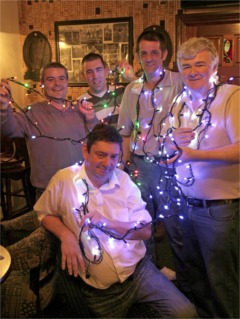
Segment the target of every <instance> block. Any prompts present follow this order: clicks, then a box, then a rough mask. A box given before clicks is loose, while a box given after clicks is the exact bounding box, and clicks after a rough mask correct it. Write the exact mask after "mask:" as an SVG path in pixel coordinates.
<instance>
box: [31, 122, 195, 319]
mask: <svg viewBox="0 0 240 319" xmlns="http://www.w3.org/2000/svg"><path fill="white" fill-rule="evenodd" d="M121 150H122V137H121V135H120V134H119V132H118V131H117V130H116V129H115V128H114V127H113V126H112V125H108V124H103V123H100V124H97V125H96V126H95V127H94V129H93V130H92V132H91V133H89V135H88V137H87V142H86V144H84V145H83V147H82V151H83V156H84V163H83V165H82V166H78V165H74V166H71V167H68V168H65V169H62V170H60V171H59V172H58V173H56V174H55V176H54V177H53V178H52V179H51V181H50V183H49V185H48V187H47V189H46V190H45V192H44V193H43V194H42V196H41V197H40V199H39V200H38V202H37V203H36V205H35V206H34V209H35V210H36V211H37V213H38V215H39V220H40V221H41V223H42V225H43V226H44V227H45V228H46V229H48V230H49V231H50V232H52V233H53V234H54V235H55V236H56V237H58V238H59V239H60V241H61V253H62V262H61V265H62V269H65V268H66V267H67V269H68V272H69V274H70V275H74V277H76V280H78V281H79V282H80V287H81V288H82V294H83V296H84V298H85V299H86V300H87V303H88V306H89V308H90V310H91V312H92V313H93V314H94V316H96V317H98V318H109V317H111V318H123V317H126V315H127V312H128V310H129V308H130V306H131V305H132V304H133V303H137V302H144V303H147V304H148V305H149V306H150V307H152V308H153V309H154V310H155V311H157V313H158V314H159V315H160V316H161V317H162V316H164V317H170V318H193V317H196V312H195V309H194V307H193V305H192V304H191V302H190V301H189V300H188V299H187V298H186V297H185V296H184V295H183V294H182V293H181V292H180V291H179V290H178V289H177V288H176V287H175V286H174V285H173V284H172V283H171V282H170V281H169V280H168V279H167V278H166V277H165V276H164V275H163V274H162V273H161V272H159V270H158V269H157V268H156V267H155V265H154V264H153V263H152V262H151V261H150V259H149V257H148V256H146V247H145V244H144V240H146V239H148V238H149V237H150V234H151V216H150V215H149V213H148V212H147V210H146V209H145V202H143V200H142V199H141V194H140V191H139V189H138V187H137V186H136V185H135V184H134V183H133V182H132V181H131V179H130V177H129V176H128V175H127V174H126V173H125V172H123V171H122V170H120V169H117V168H116V166H117V164H118V161H119V157H120V153H121ZM79 276H80V277H79Z"/></svg>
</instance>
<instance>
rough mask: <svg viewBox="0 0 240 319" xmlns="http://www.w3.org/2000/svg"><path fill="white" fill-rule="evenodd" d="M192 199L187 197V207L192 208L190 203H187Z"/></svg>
mask: <svg viewBox="0 0 240 319" xmlns="http://www.w3.org/2000/svg"><path fill="white" fill-rule="evenodd" d="M191 199H192V198H188V197H187V205H188V206H189V207H194V206H193V205H191V204H190V203H189V200H191Z"/></svg>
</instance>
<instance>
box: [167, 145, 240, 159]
mask: <svg viewBox="0 0 240 319" xmlns="http://www.w3.org/2000/svg"><path fill="white" fill-rule="evenodd" d="M180 148H181V150H182V154H181V156H180V157H179V159H178V161H181V162H180V164H183V163H189V162H199V161H201V162H214V163H216V164H218V163H229V164H238V163H239V162H240V143H239V142H238V143H234V144H231V145H226V146H222V147H219V148H215V149H208V150H195V149H191V148H189V147H185V146H181V147H180ZM173 150H176V148H175V149H173ZM177 157H178V155H176V156H175V157H173V158H172V159H170V160H169V161H167V163H168V164H171V163H173V162H174V161H176V159H177Z"/></svg>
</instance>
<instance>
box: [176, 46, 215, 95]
mask: <svg viewBox="0 0 240 319" xmlns="http://www.w3.org/2000/svg"><path fill="white" fill-rule="evenodd" d="M180 65H181V67H180V72H181V75H182V77H183V82H184V84H185V85H186V86H187V87H188V89H189V90H190V91H191V92H192V93H201V94H202V95H203V96H204V97H205V94H206V93H207V91H208V90H209V89H210V88H211V85H212V79H213V75H214V74H215V73H216V70H217V66H216V65H214V63H213V61H212V60H211V55H210V53H209V51H207V50H204V51H201V52H199V53H197V54H196V56H195V57H194V58H192V59H184V58H183V59H181V63H180Z"/></svg>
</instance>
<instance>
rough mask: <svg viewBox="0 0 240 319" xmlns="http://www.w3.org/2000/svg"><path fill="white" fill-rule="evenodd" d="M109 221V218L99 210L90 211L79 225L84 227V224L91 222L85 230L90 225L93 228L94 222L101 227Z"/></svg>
mask: <svg viewBox="0 0 240 319" xmlns="http://www.w3.org/2000/svg"><path fill="white" fill-rule="evenodd" d="M108 222H109V220H108V219H107V218H105V217H104V216H103V215H101V214H100V213H98V212H96V211H95V212H91V213H88V214H87V215H85V216H84V217H83V218H82V220H81V222H80V224H79V226H80V228H82V227H83V225H84V224H85V223H86V225H88V224H89V226H86V228H85V230H88V228H89V227H90V228H91V224H94V225H98V226H99V227H102V226H105V225H107V224H108Z"/></svg>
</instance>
